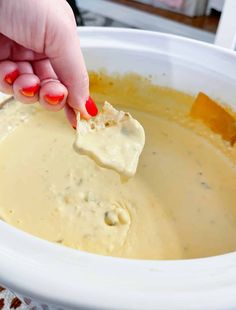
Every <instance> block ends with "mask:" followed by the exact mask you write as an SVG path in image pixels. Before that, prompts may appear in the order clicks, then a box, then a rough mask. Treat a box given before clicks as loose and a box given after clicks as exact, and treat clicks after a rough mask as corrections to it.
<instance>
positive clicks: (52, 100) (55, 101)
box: [44, 94, 65, 105]
mask: <svg viewBox="0 0 236 310" xmlns="http://www.w3.org/2000/svg"><path fill="white" fill-rule="evenodd" d="M64 97H65V95H64V94H62V95H57V96H55V95H45V96H44V100H45V101H46V102H47V103H48V104H51V105H57V104H58V103H59V102H60V101H62V100H63V99H64Z"/></svg>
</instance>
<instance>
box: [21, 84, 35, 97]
mask: <svg viewBox="0 0 236 310" xmlns="http://www.w3.org/2000/svg"><path fill="white" fill-rule="evenodd" d="M38 90H39V84H37V85H34V86H31V87H24V88H22V89H21V90H20V92H21V93H22V95H24V96H26V97H34V96H35V94H36V93H37V91H38Z"/></svg>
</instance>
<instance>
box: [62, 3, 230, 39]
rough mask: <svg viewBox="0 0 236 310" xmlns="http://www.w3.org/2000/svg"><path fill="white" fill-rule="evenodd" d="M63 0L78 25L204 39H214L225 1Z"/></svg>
mask: <svg viewBox="0 0 236 310" xmlns="http://www.w3.org/2000/svg"><path fill="white" fill-rule="evenodd" d="M67 1H68V2H69V4H70V5H71V7H72V9H73V11H74V15H75V18H76V21H77V24H78V25H80V26H106V27H129V28H138V29H146V30H154V31H161V32H167V33H172V34H177V35H182V36H186V37H190V38H193V39H197V40H202V41H206V42H214V39H215V34H216V31H217V27H218V24H219V21H220V17H221V13H222V10H223V7H224V2H225V0H67ZM235 1H236V0H235ZM235 13H236V12H235Z"/></svg>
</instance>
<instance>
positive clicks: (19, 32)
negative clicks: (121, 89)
mask: <svg viewBox="0 0 236 310" xmlns="http://www.w3.org/2000/svg"><path fill="white" fill-rule="evenodd" d="M0 90H1V91H3V92H5V93H8V94H13V95H14V96H15V98H16V99H17V100H19V101H21V102H24V103H34V102H37V101H39V102H40V103H41V104H42V105H43V106H44V107H45V108H47V109H49V110H52V111H58V110H60V109H62V108H65V112H66V114H67V116H68V118H69V120H70V122H71V124H72V125H73V126H74V127H76V113H75V112H77V111H79V112H80V113H81V114H82V116H83V117H84V118H89V117H90V116H95V115H96V114H97V107H96V105H95V104H94V102H93V101H92V99H91V98H89V80H88V74H87V70H86V67H85V63H84V59H83V55H82V52H81V49H80V42H79V38H78V35H77V33H76V24H75V20H74V16H73V12H72V10H71V8H70V6H69V5H68V3H67V2H66V1H65V0H57V1H48V0H40V1H39V0H18V1H15V0H1V1H0Z"/></svg>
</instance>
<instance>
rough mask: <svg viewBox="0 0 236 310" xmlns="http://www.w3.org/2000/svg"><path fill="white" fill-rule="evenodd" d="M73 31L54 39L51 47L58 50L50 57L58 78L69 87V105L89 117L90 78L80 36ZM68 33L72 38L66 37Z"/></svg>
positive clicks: (49, 55) (50, 54)
mask: <svg viewBox="0 0 236 310" xmlns="http://www.w3.org/2000/svg"><path fill="white" fill-rule="evenodd" d="M58 31H59V29H58ZM73 33H74V35H71V34H66V33H64V35H63V34H62V35H60V39H58V40H54V41H53V46H51V49H53V48H55V50H57V51H56V53H55V54H54V53H49V54H48V57H49V59H50V62H51V64H52V67H53V69H54V71H55V73H56V74H57V76H58V79H59V80H60V81H61V82H62V83H63V84H64V85H65V86H66V87H67V89H68V101H67V103H68V105H69V106H71V107H72V108H73V109H75V110H79V111H80V113H81V114H82V115H83V117H85V118H89V117H90V115H89V114H88V112H87V109H86V101H87V100H88V98H89V78H88V73H87V69H86V66H85V62H84V58H83V55H82V52H81V49H80V42H79V37H78V35H77V33H76V32H75V31H73ZM66 35H67V37H69V38H70V40H68V39H65V36H66ZM62 45H63V46H62Z"/></svg>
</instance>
